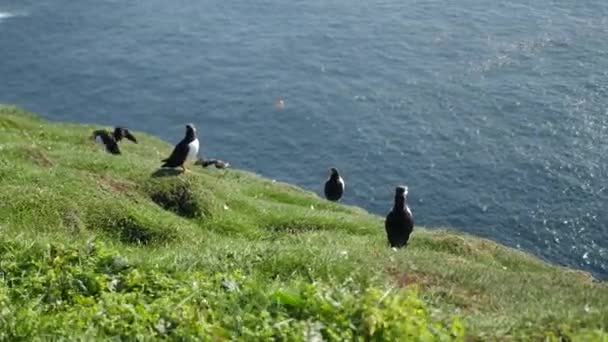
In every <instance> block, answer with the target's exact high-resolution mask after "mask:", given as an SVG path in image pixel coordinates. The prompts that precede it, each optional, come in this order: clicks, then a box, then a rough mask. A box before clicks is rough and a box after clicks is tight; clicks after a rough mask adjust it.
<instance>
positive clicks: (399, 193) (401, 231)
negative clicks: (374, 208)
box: [384, 186, 414, 248]
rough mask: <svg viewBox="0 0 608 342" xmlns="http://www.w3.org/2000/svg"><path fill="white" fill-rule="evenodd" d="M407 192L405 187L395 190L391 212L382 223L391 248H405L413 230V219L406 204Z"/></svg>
mask: <svg viewBox="0 0 608 342" xmlns="http://www.w3.org/2000/svg"><path fill="white" fill-rule="evenodd" d="M407 192H408V188H407V186H398V187H397V188H396V189H395V204H394V205H393V210H391V211H390V212H389V213H388V215H387V216H386V220H385V221H384V228H385V229H386V236H387V238H388V243H389V244H390V245H391V247H393V248H401V247H405V246H406V245H407V240H408V239H409V238H410V234H411V233H412V231H413V230H414V217H413V216H412V212H411V210H410V208H409V207H408V206H407V203H406V197H407Z"/></svg>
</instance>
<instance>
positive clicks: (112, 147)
mask: <svg viewBox="0 0 608 342" xmlns="http://www.w3.org/2000/svg"><path fill="white" fill-rule="evenodd" d="M123 138H126V139H128V140H131V141H132V142H134V143H136V144H137V139H135V136H134V135H133V134H131V132H129V129H127V128H124V127H115V128H114V131H113V132H111V133H110V132H108V131H107V130H105V129H100V130H97V131H94V132H93V139H95V141H97V142H98V143H102V144H103V145H104V146H105V147H106V151H107V152H108V153H111V154H120V149H119V148H118V142H120V141H121V140H122V139H123Z"/></svg>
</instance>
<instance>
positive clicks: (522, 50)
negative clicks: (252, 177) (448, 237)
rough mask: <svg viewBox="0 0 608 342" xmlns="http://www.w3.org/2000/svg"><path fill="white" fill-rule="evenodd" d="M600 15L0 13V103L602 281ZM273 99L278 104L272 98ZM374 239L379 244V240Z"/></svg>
mask: <svg viewBox="0 0 608 342" xmlns="http://www.w3.org/2000/svg"><path fill="white" fill-rule="evenodd" d="M606 37H608V2H606V1H602V0H588V1H584V2H580V1H579V2H575V1H552V0H536V1H524V0H512V1H502V2H490V1H481V0H463V1H457V2H455V1H447V0H443V1H439V0H431V1H427V2H418V1H408V0H406V1H396V0H372V1H369V0H367V1H360V0H354V1H353V0H349V1H346V0H335V1H321V0H307V1H299V0H298V1H278V0H260V1H236V2H225V1H218V0H202V1H201V0H199V1H194V0H180V1H175V2H168V1H160V0H146V1H144V0H134V1H117V0H114V1H92V0H80V1H67V0H55V1H31V0H19V1H16V0H15V1H7V0H0V102H5V103H17V104H21V105H23V106H25V107H26V108H28V109H30V110H32V111H36V112H39V113H42V114H43V115H44V116H46V117H48V118H51V119H56V120H71V121H83V122H98V123H100V124H106V125H113V124H124V125H128V126H129V127H132V128H134V129H138V130H144V131H147V132H150V133H153V134H156V135H160V136H162V137H163V138H165V139H167V140H169V141H173V142H176V141H178V140H179V139H180V138H181V136H182V134H183V124H184V123H186V122H193V123H195V124H196V125H197V126H198V127H199V133H200V135H201V139H202V144H203V145H202V151H203V153H204V154H205V155H206V156H208V157H219V158H222V159H225V160H228V161H229V162H231V163H232V164H233V165H235V166H236V167H240V168H245V169H249V170H253V171H256V172H259V173H261V174H263V175H266V176H269V177H273V178H276V179H279V180H283V181H287V182H293V183H297V184H299V185H302V186H304V187H306V188H308V189H311V190H313V191H317V192H319V193H320V192H321V185H322V183H323V181H324V178H325V177H326V175H327V168H328V167H329V166H337V167H338V168H339V169H340V170H342V174H343V176H344V178H345V180H346V182H347V193H346V197H345V198H344V201H345V202H346V203H351V204H357V205H361V206H363V207H366V208H368V209H370V210H372V211H374V212H377V213H379V214H384V213H385V212H386V211H387V210H388V209H389V208H390V205H391V200H392V191H393V187H394V185H396V184H399V183H405V184H407V185H408V186H409V188H410V203H411V207H412V210H413V211H414V215H415V217H416V220H417V223H418V224H423V225H429V226H451V227H455V228H457V229H459V230H463V231H466V232H470V233H474V234H477V235H481V236H485V237H491V238H493V239H496V240H498V241H501V242H504V243H506V244H508V245H511V246H516V247H519V248H522V249H524V250H528V251H532V252H534V253H535V254H537V255H540V256H543V257H544V258H547V259H549V260H552V261H554V262H557V263H560V264H565V265H571V266H575V267H580V268H583V269H586V270H590V271H593V272H594V273H595V274H597V275H599V276H601V277H604V278H605V277H607V276H608V232H607V229H606V228H607V227H606V226H607V224H606V223H607V222H608V189H607V187H608V114H607V108H608V107H607V106H606V100H605V99H606V95H607V92H608V74H607V69H608V40H606ZM279 97H282V98H283V99H284V101H285V109H284V110H283V111H277V110H276V109H275V106H274V102H275V100H276V99H277V98H279ZM379 229H381V228H380V227H379Z"/></svg>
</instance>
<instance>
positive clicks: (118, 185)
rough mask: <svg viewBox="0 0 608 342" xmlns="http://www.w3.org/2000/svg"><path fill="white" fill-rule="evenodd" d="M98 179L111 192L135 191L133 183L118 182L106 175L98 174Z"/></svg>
mask: <svg viewBox="0 0 608 342" xmlns="http://www.w3.org/2000/svg"><path fill="white" fill-rule="evenodd" d="M99 180H100V182H101V184H102V185H103V186H105V187H106V188H108V189H110V190H111V191H113V192H118V193H122V194H130V193H134V192H135V184H133V183H127V182H120V181H117V180H116V179H113V178H112V177H110V176H107V175H102V176H100V177H99Z"/></svg>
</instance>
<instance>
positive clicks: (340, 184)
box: [324, 167, 344, 201]
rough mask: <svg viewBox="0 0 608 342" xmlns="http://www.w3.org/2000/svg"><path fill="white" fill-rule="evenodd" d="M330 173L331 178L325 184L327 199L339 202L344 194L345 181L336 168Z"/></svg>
mask: <svg viewBox="0 0 608 342" xmlns="http://www.w3.org/2000/svg"><path fill="white" fill-rule="evenodd" d="M329 171H330V176H329V179H328V180H327V182H325V188H324V192H325V198H327V199H328V200H330V201H338V200H339V199H340V198H342V194H343V193H344V181H343V180H342V177H340V174H339V173H338V170H337V169H336V168H334V167H332V168H331V169H330V170H329Z"/></svg>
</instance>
